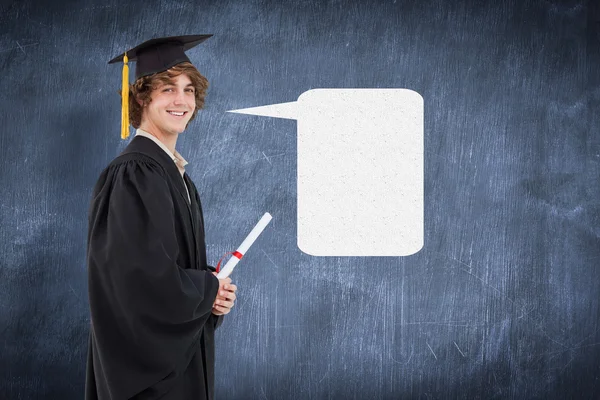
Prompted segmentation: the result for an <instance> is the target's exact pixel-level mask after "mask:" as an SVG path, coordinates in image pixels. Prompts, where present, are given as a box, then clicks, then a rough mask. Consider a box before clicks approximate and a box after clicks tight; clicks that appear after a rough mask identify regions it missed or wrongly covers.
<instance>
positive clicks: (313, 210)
mask: <svg viewBox="0 0 600 400" xmlns="http://www.w3.org/2000/svg"><path fill="white" fill-rule="evenodd" d="M229 112H234V113H240V114H251V115H259V116H265V117H275V118H287V119H295V120H297V121H298V247H299V248H300V250H302V251H303V252H305V253H307V254H310V255H314V256H407V255H411V254H414V253H416V252H418V251H419V250H420V249H421V248H422V247H423V120H424V117H423V98H422V97H421V95H420V94H418V93H417V92H414V91H412V90H408V89H313V90H309V91H306V92H304V93H302V94H301V95H300V97H298V101H295V102H290V103H280V104H273V105H268V106H262V107H254V108H245V109H240V110H231V111H229Z"/></svg>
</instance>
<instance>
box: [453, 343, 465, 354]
mask: <svg viewBox="0 0 600 400" xmlns="http://www.w3.org/2000/svg"><path fill="white" fill-rule="evenodd" d="M453 343H454V345H455V346H456V348H457V349H458V351H459V353H460V354H461V355H462V356H463V357H465V358H466V356H465V353H463V352H462V351H460V348H459V347H458V345H457V344H456V342H453Z"/></svg>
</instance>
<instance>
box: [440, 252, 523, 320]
mask: <svg viewBox="0 0 600 400" xmlns="http://www.w3.org/2000/svg"><path fill="white" fill-rule="evenodd" d="M438 254H440V255H442V256H444V257H445V258H447V259H449V260H452V261H454V262H457V263H459V264H462V265H464V266H465V267H468V268H469V269H471V265H470V264H467V263H465V262H463V261H461V260H458V259H456V258H453V257H450V256H447V255H445V254H441V253H438ZM456 268H457V269H458V270H460V271H463V272H465V273H467V274H469V275H471V276H472V277H473V278H475V279H477V280H478V281H480V282H481V283H482V284H483V285H484V286H487V287H488V288H490V289H492V290H494V291H495V292H496V293H498V294H499V295H500V296H501V297H503V298H505V299H506V300H508V301H509V302H511V303H512V304H513V305H514V306H516V303H515V302H514V300H513V299H511V298H510V297H508V296H507V295H506V294H504V293H502V292H501V291H500V289H498V288H497V287H495V286H492V285H490V284H489V283H487V282H486V281H484V280H483V279H482V278H480V277H479V276H477V275H475V274H474V273H472V272H470V271H468V270H466V269H464V268H460V267H456ZM521 317H522V315H521ZM521 317H519V318H521Z"/></svg>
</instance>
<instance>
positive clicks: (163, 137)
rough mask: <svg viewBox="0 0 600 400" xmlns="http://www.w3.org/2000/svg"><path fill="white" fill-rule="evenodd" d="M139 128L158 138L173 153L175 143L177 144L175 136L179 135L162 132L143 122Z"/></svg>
mask: <svg viewBox="0 0 600 400" xmlns="http://www.w3.org/2000/svg"><path fill="white" fill-rule="evenodd" d="M139 129H142V130H144V131H146V132H148V133H149V134H151V135H152V136H154V137H155V138H157V139H158V140H160V141H161V143H162V144H164V145H165V146H166V147H167V149H169V151H170V152H171V153H173V154H175V145H176V144H177V137H178V136H179V135H177V134H175V135H167V134H163V133H162V132H161V131H160V130H159V129H153V128H152V127H149V126H146V125H144V124H142V125H140V128H139Z"/></svg>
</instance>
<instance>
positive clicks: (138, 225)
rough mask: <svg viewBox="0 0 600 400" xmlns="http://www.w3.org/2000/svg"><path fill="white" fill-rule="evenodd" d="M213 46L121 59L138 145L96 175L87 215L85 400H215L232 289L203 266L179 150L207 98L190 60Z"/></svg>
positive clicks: (177, 46)
mask: <svg viewBox="0 0 600 400" xmlns="http://www.w3.org/2000/svg"><path fill="white" fill-rule="evenodd" d="M208 37H210V35H196V36H183V37H170V38H161V39H154V40H151V41H148V42H145V43H143V44H141V45H140V46H137V47H136V48H134V49H132V50H129V51H127V52H126V57H128V58H129V59H130V60H131V61H136V81H135V83H134V84H133V85H131V86H130V85H129V83H128V80H127V77H126V75H127V68H126V67H124V87H125V91H124V94H125V96H124V100H125V104H124V112H123V115H124V117H126V120H125V123H124V124H123V129H124V133H125V134H124V135H123V137H127V130H128V125H129V122H131V124H132V125H133V126H134V127H135V128H137V133H136V136H135V138H134V139H133V140H132V141H131V143H130V144H129V145H128V146H127V148H126V149H125V150H124V151H123V152H122V153H121V154H120V155H119V156H118V157H117V158H115V159H114V160H113V161H112V162H111V163H110V164H109V165H108V167H106V169H104V170H103V171H102V173H101V174H100V177H99V179H98V182H97V183H96V185H95V187H94V191H93V196H92V202H91V205H90V210H89V232H88V249H87V261H88V274H89V281H88V283H89V300H90V309H91V327H90V339H89V349H88V361H87V376H86V395H85V397H86V399H88V400H92V399H101V400H104V399H111V400H112V399H119V400H120V399H158V398H160V399H161V400H169V399H177V400H185V399H212V398H213V396H214V332H215V329H216V328H217V327H218V326H219V325H220V323H221V322H222V318H223V317H222V316H223V315H225V314H227V313H229V311H230V310H231V307H233V304H234V300H235V298H236V295H235V292H236V290H237V287H236V286H235V285H233V284H232V283H231V279H229V278H227V279H222V280H219V279H217V277H216V276H215V275H216V274H215V273H214V272H213V271H214V268H212V267H210V266H208V265H207V262H206V246H205V242H204V219H203V215H202V206H201V204H200V197H199V195H198V191H197V190H196V187H195V185H194V183H193V182H192V180H191V179H190V177H189V176H188V175H187V174H186V173H185V170H184V167H185V165H186V164H187V162H186V161H185V160H184V159H183V157H181V155H180V154H179V153H178V152H177V151H176V150H175V145H176V142H177V137H178V135H179V134H180V133H181V132H183V131H184V130H185V128H186V127H187V125H188V123H189V121H191V120H192V119H193V118H194V117H195V115H196V112H197V111H198V110H199V109H200V108H202V106H203V104H204V96H205V92H206V88H207V86H208V82H207V81H206V78H204V77H203V76H202V75H201V74H200V73H199V72H198V70H197V69H196V68H195V67H194V66H193V65H192V64H191V63H190V62H189V59H188V58H187V56H186V55H185V52H184V51H185V50H187V49H189V48H191V47H193V46H195V45H197V44H199V43H201V42H202V41H204V40H206V39H207V38H208ZM126 57H124V56H121V57H117V58H115V59H114V60H111V62H116V61H121V60H123V61H124V62H125V65H126V63H127V58H126ZM128 107H129V108H130V109H131V114H130V115H128V110H127V108H128ZM125 128H126V129H125Z"/></svg>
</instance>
